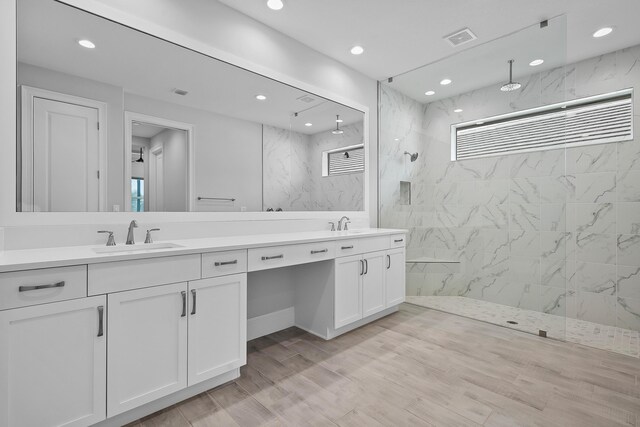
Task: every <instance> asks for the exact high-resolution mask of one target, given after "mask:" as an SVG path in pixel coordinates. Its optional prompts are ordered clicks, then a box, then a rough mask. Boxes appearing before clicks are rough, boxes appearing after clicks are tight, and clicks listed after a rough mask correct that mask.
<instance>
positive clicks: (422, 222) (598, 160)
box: [379, 46, 640, 339]
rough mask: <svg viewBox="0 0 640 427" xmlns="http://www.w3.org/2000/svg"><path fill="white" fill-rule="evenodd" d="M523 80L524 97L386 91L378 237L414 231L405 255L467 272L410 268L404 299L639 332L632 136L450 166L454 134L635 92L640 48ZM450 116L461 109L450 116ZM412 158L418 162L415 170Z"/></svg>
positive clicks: (636, 160) (639, 221)
mask: <svg viewBox="0 0 640 427" xmlns="http://www.w3.org/2000/svg"><path fill="white" fill-rule="evenodd" d="M521 82H522V83H523V84H524V86H525V87H524V88H523V90H522V91H518V93H516V94H502V93H500V91H499V90H496V88H495V87H488V88H480V89H477V90H474V91H472V92H469V93H466V94H461V95H459V96H456V97H453V98H449V99H443V100H439V101H436V102H433V103H428V104H421V103H419V102H417V101H415V100H413V99H411V98H408V97H406V96H405V95H403V94H401V93H399V92H397V91H395V90H394V89H393V84H390V85H389V84H381V86H380V159H379V162H380V168H379V173H380V200H379V202H380V206H379V209H380V212H379V213H380V226H382V227H395V228H398V227H402V228H408V229H409V230H410V234H409V236H408V246H407V253H408V254H410V255H413V256H416V257H419V256H428V257H435V258H438V257H440V258H447V259H451V258H453V259H457V260H459V261H460V264H458V265H457V267H455V268H453V267H450V266H449V267H443V266H437V265H423V266H419V267H418V266H415V265H408V266H407V294H408V295H411V296H439V297H466V298H467V299H478V300H482V301H485V302H488V303H493V304H500V305H505V306H511V307H516V308H518V309H523V310H525V309H526V310H531V311H534V312H538V313H541V314H547V315H554V316H566V317H568V318H570V319H573V320H575V321H577V322H589V323H590V324H600V325H601V329H600V330H601V331H604V330H606V329H607V328H609V327H618V328H623V329H628V330H633V331H640V273H638V269H640V143H639V141H638V140H637V138H636V140H633V141H624V142H618V143H608V144H600V145H589V146H583V147H574V148H570V149H566V150H562V149H557V150H548V151H538V152H531V153H516V154H512V155H508V156H497V157H490V158H480V159H468V160H464V161H457V162H452V161H450V155H451V145H450V125H451V124H452V123H457V122H460V121H471V120H477V119H480V118H482V117H488V116H491V115H496V114H501V113H505V112H510V111H513V110H515V109H523V108H529V107H535V106H539V105H540V104H541V102H542V103H549V102H557V101H561V100H564V99H568V98H578V97H585V96H589V95H595V94H601V93H606V92H611V91H615V90H619V89H621V88H628V87H634V88H638V87H639V86H640V46H635V47H632V48H628V49H624V50H621V51H618V52H613V53H610V54H606V55H602V56H599V57H597V58H592V59H587V60H585V61H581V62H579V63H576V64H571V65H567V66H565V67H564V68H560V69H556V70H551V71H546V72H543V73H540V74H536V75H532V76H530V78H526V77H523V78H522V79H521ZM636 99H637V97H635V98H634V102H636V103H637V102H638V101H637V100H636ZM454 105H455V106H457V107H459V108H462V109H463V110H464V111H463V112H462V113H459V114H458V113H453V112H452V110H453V108H452V107H453V106H454ZM635 109H636V111H640V109H639V108H638V105H636V106H635ZM634 120H635V123H634V124H635V125H636V130H637V125H639V124H640V120H639V117H638V116H636V117H635V118H634ZM636 133H637V132H636ZM405 150H406V151H410V152H416V151H417V152H418V153H419V154H420V156H419V158H418V160H417V161H416V162H414V163H411V162H409V161H408V159H406V156H404V155H403V153H404V151H405ZM400 181H409V182H411V183H412V190H415V191H413V192H412V196H413V200H412V204H411V205H401V204H400V203H399V200H400V185H399V182H400ZM594 328H595V326H594ZM616 336H617V335H616ZM612 339H613V338H612Z"/></svg>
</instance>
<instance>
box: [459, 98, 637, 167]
mask: <svg viewBox="0 0 640 427" xmlns="http://www.w3.org/2000/svg"><path fill="white" fill-rule="evenodd" d="M632 97H633V89H624V90H620V91H617V92H612V93H607V94H604V95H597V96H591V97H588V98H581V99H576V100H573V101H567V102H562V103H558V104H552V105H546V106H544V107H538V108H532V109H529V110H523V111H517V112H514V113H509V114H504V115H502V116H496V117H489V118H486V119H478V120H474V121H473V122H467V123H460V124H457V125H452V126H451V160H464V159H472V158H477V157H488V156H500V155H505V154H511V153H518V152H528V151H540V150H552V149H556V148H565V147H576V146H581V145H592V144H603V143H607V142H618V141H627V140H631V139H633V99H632Z"/></svg>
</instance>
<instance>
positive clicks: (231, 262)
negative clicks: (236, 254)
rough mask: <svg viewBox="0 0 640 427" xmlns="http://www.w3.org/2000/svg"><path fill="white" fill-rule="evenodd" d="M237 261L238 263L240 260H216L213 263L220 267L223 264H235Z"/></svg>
mask: <svg viewBox="0 0 640 427" xmlns="http://www.w3.org/2000/svg"><path fill="white" fill-rule="evenodd" d="M237 263H238V260H237V259H234V260H233V261H220V262H218V261H216V262H214V263H213V265H214V266H216V267H220V266H221V265H233V264H237Z"/></svg>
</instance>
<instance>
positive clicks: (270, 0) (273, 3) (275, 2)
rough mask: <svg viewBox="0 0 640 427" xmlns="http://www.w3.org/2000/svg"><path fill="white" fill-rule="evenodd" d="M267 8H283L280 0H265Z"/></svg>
mask: <svg viewBox="0 0 640 427" xmlns="http://www.w3.org/2000/svg"><path fill="white" fill-rule="evenodd" d="M267 6H269V9H271V10H280V9H282V8H283V7H284V3H282V0H267Z"/></svg>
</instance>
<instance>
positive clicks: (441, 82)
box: [440, 79, 451, 86]
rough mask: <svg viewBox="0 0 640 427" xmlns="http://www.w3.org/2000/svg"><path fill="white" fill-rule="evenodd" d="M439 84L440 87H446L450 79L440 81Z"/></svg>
mask: <svg viewBox="0 0 640 427" xmlns="http://www.w3.org/2000/svg"><path fill="white" fill-rule="evenodd" d="M440 84H441V85H442V86H446V85H448V84H451V79H442V81H440Z"/></svg>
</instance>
